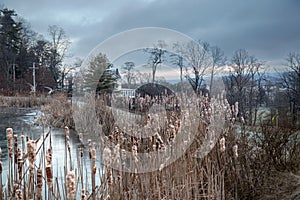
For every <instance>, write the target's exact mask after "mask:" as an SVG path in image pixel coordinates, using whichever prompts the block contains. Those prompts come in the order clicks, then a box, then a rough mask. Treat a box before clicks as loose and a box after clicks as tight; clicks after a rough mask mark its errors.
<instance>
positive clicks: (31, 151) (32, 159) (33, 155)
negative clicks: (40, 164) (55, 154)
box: [27, 140, 36, 173]
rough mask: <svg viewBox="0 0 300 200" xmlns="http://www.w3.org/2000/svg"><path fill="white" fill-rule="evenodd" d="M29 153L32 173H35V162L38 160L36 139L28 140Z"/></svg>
mask: <svg viewBox="0 0 300 200" xmlns="http://www.w3.org/2000/svg"><path fill="white" fill-rule="evenodd" d="M27 155H28V160H29V166H30V170H29V171H30V173H33V169H34V162H35V160H36V150H35V141H33V140H29V141H28V142H27Z"/></svg>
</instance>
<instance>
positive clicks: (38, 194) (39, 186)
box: [36, 168, 43, 199]
mask: <svg viewBox="0 0 300 200" xmlns="http://www.w3.org/2000/svg"><path fill="white" fill-rule="evenodd" d="M36 181H37V185H36V186H37V192H36V198H37V199H42V187H43V173H42V170H41V169H40V168H38V169H37V175H36Z"/></svg>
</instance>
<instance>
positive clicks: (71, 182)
mask: <svg viewBox="0 0 300 200" xmlns="http://www.w3.org/2000/svg"><path fill="white" fill-rule="evenodd" d="M66 179H67V188H68V196H69V199H72V200H73V199H75V193H76V177H75V171H74V170H72V171H70V172H69V173H68V174H67V177H66Z"/></svg>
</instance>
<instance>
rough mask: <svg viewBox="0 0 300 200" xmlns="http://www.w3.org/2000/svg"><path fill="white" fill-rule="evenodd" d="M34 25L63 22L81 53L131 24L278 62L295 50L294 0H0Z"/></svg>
mask: <svg viewBox="0 0 300 200" xmlns="http://www.w3.org/2000/svg"><path fill="white" fill-rule="evenodd" d="M1 4H2V5H4V6H5V7H7V8H9V9H14V10H15V11H16V12H17V14H18V15H20V16H21V17H23V18H24V19H26V20H27V21H28V22H29V23H30V24H31V27H32V29H33V30H35V31H36V32H38V33H42V34H44V35H46V31H47V28H48V26H49V25H58V26H60V27H62V28H63V29H64V30H65V31H66V33H67V35H68V37H69V38H70V39H71V41H72V46H71V48H70V53H71V54H73V55H74V56H79V57H82V58H84V57H85V56H87V55H88V53H89V52H90V51H91V50H92V49H93V48H94V47H95V46H96V45H97V44H99V43H100V42H102V41H104V40H105V39H107V38H108V37H110V36H112V35H114V34H117V33H120V32H122V31H126V30H129V29H132V28H141V27H163V28H168V29H173V30H176V31H179V32H181V33H184V34H186V35H188V36H190V37H192V38H194V39H196V40H198V39H201V40H203V41H207V42H209V43H210V44H211V45H217V46H219V47H220V48H221V49H223V50H224V52H225V54H226V56H227V57H228V58H229V59H230V57H231V56H232V54H233V53H234V51H236V50H238V49H241V48H242V49H246V50H247V51H248V52H249V53H250V54H251V55H255V56H256V57H257V58H258V59H260V60H263V61H266V65H268V66H274V65H277V66H282V65H283V64H284V63H285V61H284V59H285V58H286V56H287V54H288V53H289V52H300V1H299V0H248V1H242V0H181V1H179V0H89V1H86V0H47V1H46V0H0V5H1Z"/></svg>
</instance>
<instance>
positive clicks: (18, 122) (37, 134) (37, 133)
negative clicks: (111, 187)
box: [0, 106, 101, 194]
mask: <svg viewBox="0 0 300 200" xmlns="http://www.w3.org/2000/svg"><path fill="white" fill-rule="evenodd" d="M41 115H42V113H41V112H40V111H38V110H34V109H30V108H15V107H1V106H0V147H1V149H2V156H1V161H2V163H3V173H2V179H3V180H2V182H3V184H5V182H6V180H7V175H8V168H9V160H8V149H7V138H6V128H8V127H10V128H13V132H14V135H16V134H17V135H18V140H19V148H20V149H21V142H20V141H21V137H20V136H21V135H24V136H28V137H29V138H30V139H33V140H36V139H38V138H40V140H39V142H38V143H37V149H38V148H39V146H40V145H41V143H42V140H43V137H45V136H46V134H47V133H48V132H49V131H50V134H49V136H48V138H47V139H46V140H45V141H46V142H45V150H47V149H48V148H49V147H50V142H49V141H50V136H51V141H52V150H53V154H52V169H53V177H54V178H55V177H57V178H58V181H61V180H63V178H64V173H63V172H64V165H65V149H66V148H65V147H66V145H65V130H64V129H57V128H51V129H50V128H49V127H44V126H37V125H36V124H35V121H36V119H37V118H39V117H41ZM80 145H81V144H80V141H79V137H78V134H77V133H76V132H74V131H70V146H71V155H72V164H73V167H74V168H75V170H76V173H79V172H78V166H77V159H76V158H77V152H76V151H77V150H78V148H79V147H80ZM42 149H43V148H41V150H40V151H42ZM97 153H98V152H97ZM68 161H69V159H68ZM80 161H81V162H82V163H83V165H81V167H82V168H83V172H84V173H85V174H86V175H85V180H86V181H84V182H86V183H85V188H86V189H88V188H89V187H90V184H89V179H90V177H89V176H90V159H89V152H88V149H87V148H84V156H83V158H82V159H80ZM35 164H36V165H37V166H39V165H40V159H39V158H38V156H37V160H36V162H35ZM96 165H97V167H99V166H101V164H100V161H99V160H98V161H97V162H96ZM69 166H70V163H69V164H68V168H69ZM27 167H28V165H27ZM97 174H98V172H97ZM98 175H99V174H98ZM98 180H100V179H98ZM97 182H98V183H99V182H100V181H97V179H96V183H97ZM79 191H80V190H79ZM77 194H78V192H77ZM79 194H80V192H79Z"/></svg>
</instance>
